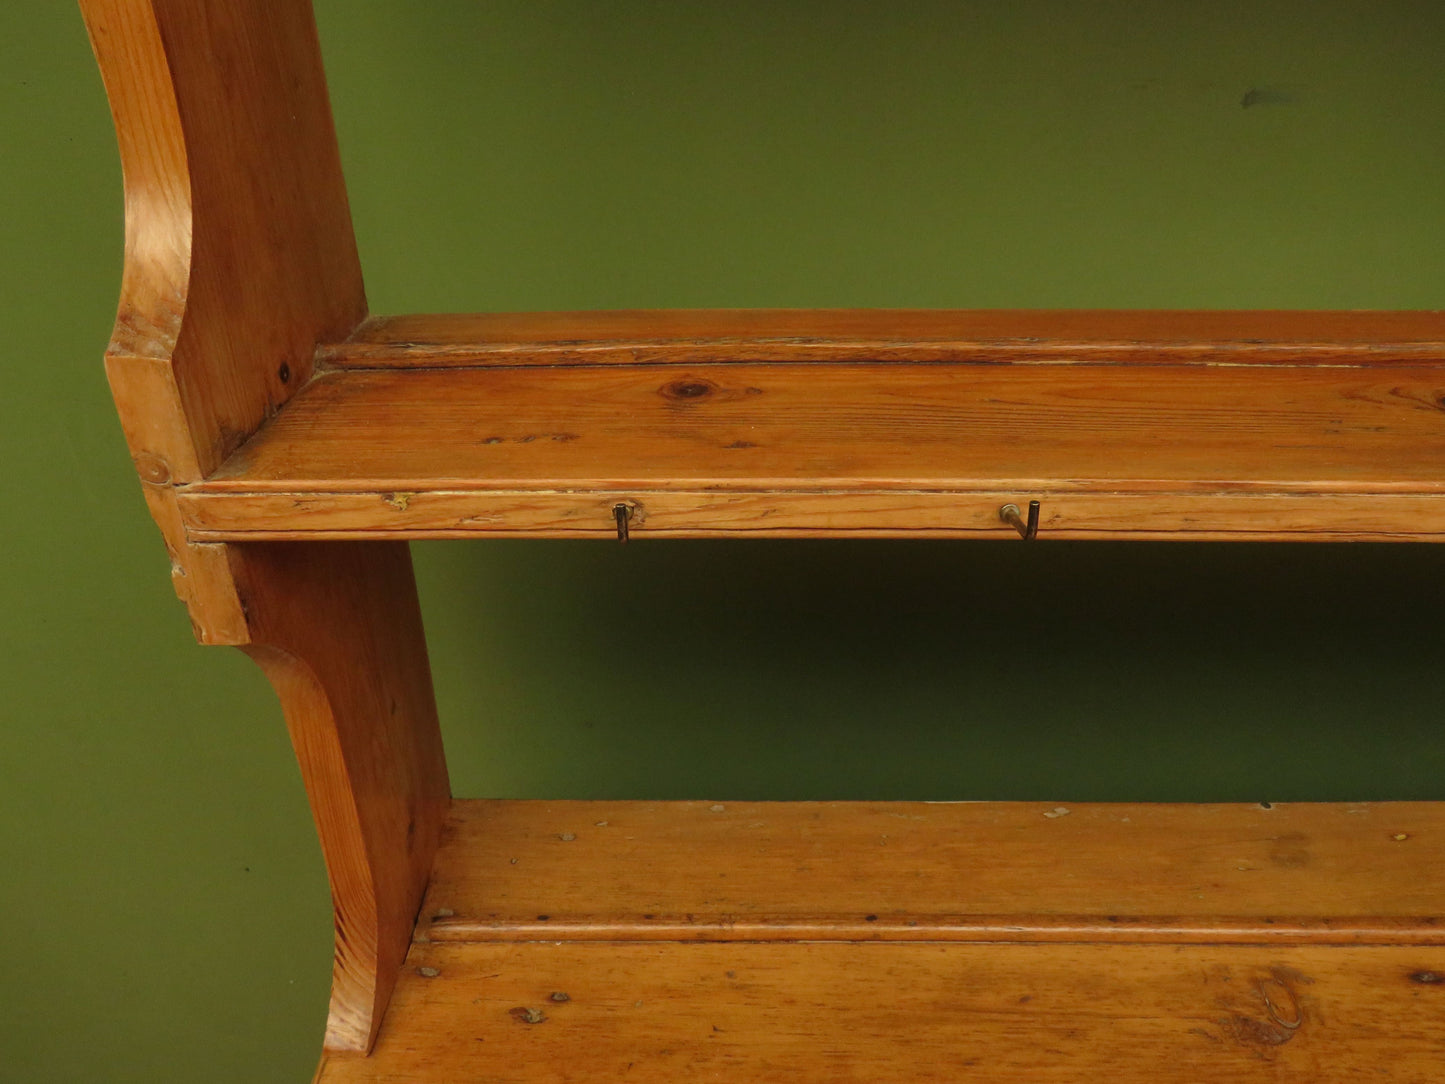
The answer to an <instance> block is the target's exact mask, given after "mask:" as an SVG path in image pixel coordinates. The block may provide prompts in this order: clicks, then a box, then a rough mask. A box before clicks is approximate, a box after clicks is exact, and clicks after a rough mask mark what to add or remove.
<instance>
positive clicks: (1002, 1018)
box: [317, 942, 1445, 1084]
mask: <svg viewBox="0 0 1445 1084" xmlns="http://www.w3.org/2000/svg"><path fill="white" fill-rule="evenodd" d="M1442 975H1445V950H1441V949H1438V948H1435V949H1421V948H1415V947H1410V948H1382V947H1360V948H1341V947H1320V946H1316V947H1311V948H1283V947H1222V946H1197V945H1178V946H1164V945H957V944H951V945H937V944H932V945H922V944H914V945H904V944H889V943H883V944H862V945H860V944H837V943H833V944H809V943H796V944H741V945H740V944H671V943H663V944H612V945H600V944H574V943H562V944H553V943H545V942H538V943H530V944H507V945H453V944H447V945H440V944H433V945H417V946H415V947H414V949H413V951H412V954H411V955H410V956H409V957H408V960H407V968H406V971H405V973H404V975H403V978H402V981H401V982H400V983H398V985H397V990H396V996H395V1000H394V1004H393V1007H392V1011H391V1015H390V1016H389V1017H388V1019H387V1024H386V1026H385V1028H384V1029H383V1031H382V1034H381V1037H380V1040H379V1042H378V1043H377V1046H376V1050H375V1052H374V1053H373V1055H372V1056H371V1057H370V1058H367V1059H361V1058H352V1057H345V1056H330V1057H328V1058H326V1059H325V1061H324V1063H323V1065H322V1067H321V1070H320V1072H319V1074H318V1078H317V1079H318V1080H320V1081H321V1082H322V1084H361V1082H381V1081H386V1082H388V1084H455V1082H458V1081H488V1082H489V1084H524V1082H527V1084H530V1082H536V1084H541V1082H544V1081H545V1082H547V1084H566V1082H578V1084H581V1082H584V1081H585V1082H588V1084H592V1082H596V1081H614V1080H626V1081H640V1082H649V1084H651V1082H656V1084H675V1082H678V1081H693V1080H726V1081H740V1082H754V1081H756V1082H763V1081H767V1082H770V1084H771V1082H774V1081H859V1082H862V1081H889V1082H924V1081H928V1082H950V1084H951V1082H954V1081H958V1080H980V1081H990V1082H992V1081H1010V1082H1014V1081H1017V1082H1027V1084H1079V1082H1080V1081H1094V1080H1111V1081H1118V1082H1119V1084H1159V1082H1161V1081H1162V1082H1167V1084H1197V1082H1199V1081H1209V1082H1210V1084H1344V1082H1354V1081H1362V1080H1389V1081H1395V1082H1399V1084H1427V1082H1432V1084H1433V1082H1434V1081H1437V1080H1438V1079H1439V1074H1440V1065H1441V1051H1442V1049H1445V983H1442V982H1441V981H1440V979H1441V976H1442ZM553 995H563V996H564V997H565V999H566V1000H557V999H556V998H554V996H553Z"/></svg>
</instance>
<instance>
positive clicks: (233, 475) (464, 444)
mask: <svg viewBox="0 0 1445 1084" xmlns="http://www.w3.org/2000/svg"><path fill="white" fill-rule="evenodd" d="M711 486H723V487H736V488H744V489H774V488H782V489H833V488H845V489H846V488H865V489H878V488H883V489H889V488H893V489H1009V488H1019V487H1023V488H1031V489H1040V488H1043V489H1049V490H1090V489H1094V490H1099V489H1117V488H1118V487H1120V486H1124V487H1128V488H1134V489H1138V490H1140V491H1149V490H1181V491H1188V490H1199V489H1209V490H1245V489H1251V488H1253V489H1261V488H1262V489H1269V490H1285V491H1289V490H1295V491H1306V492H1309V491H1314V492H1320V491H1342V492H1356V491H1394V490H1411V491H1436V490H1441V489H1445V369H1435V368H1431V367H1418V366H1383V367H1382V366H1370V367H1333V366H1311V367H1269V366H1261V367H1249V366H1167V365H1128V366H1124V365H1107V364H1081V365H993V366H991V365H956V364H918V363H911V364H897V363H890V364H881V363H880V364H869V363H861V362H860V363H841V364H833V365H818V364H805V363H741V364H731V365H723V364H715V365H706V364H700V365H691V366H682V367H674V366H652V365H607V366H595V367H560V368H545V369H543V368H532V367H515V368H511V367H484V368H461V369H443V370H434V369H426V370H381V371H356V370H354V371H343V372H332V373H328V374H325V375H323V376H322V377H320V378H319V379H317V380H316V381H314V382H313V383H312V384H311V385H310V386H309V387H308V388H306V389H305V390H304V391H303V392H302V393H301V394H299V395H298V396H297V397H296V398H295V399H294V400H293V401H292V402H291V403H290V404H289V405H288V406H287V407H286V409H285V410H284V411H283V412H282V413H281V414H280V415H279V416H278V417H276V418H275V419H273V420H272V421H271V423H270V424H269V425H268V426H267V427H266V428H265V429H263V430H262V431H261V433H260V434H258V436H257V437H255V438H253V439H252V440H251V441H250V442H249V443H248V444H247V445H246V446H244V447H243V448H242V449H241V450H240V451H239V452H238V453H237V454H236V455H235V456H233V457H232V459H231V460H230V461H229V462H227V463H226V464H225V465H224V466H223V467H222V468H221V470H219V471H218V472H217V473H216V474H214V475H213V476H212V477H211V478H209V479H207V480H206V481H205V482H204V483H201V484H200V486H198V487H195V488H198V489H200V490H203V491H211V492H223V491H267V490H271V491H296V490H303V491H304V490H308V489H335V490H373V489H377V490H379V489H402V490H408V491H424V490H429V489H469V488H470V489H487V488H493V489H512V488H522V489H526V488H535V489H551V488H558V487H580V488H592V489H627V488H639V489H645V490H657V489H668V488H678V487H682V488H695V487H711Z"/></svg>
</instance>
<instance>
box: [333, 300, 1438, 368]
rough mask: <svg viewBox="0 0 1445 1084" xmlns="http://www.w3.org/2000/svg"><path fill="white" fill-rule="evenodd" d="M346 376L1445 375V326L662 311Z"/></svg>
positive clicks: (571, 323) (408, 323) (493, 330)
mask: <svg viewBox="0 0 1445 1084" xmlns="http://www.w3.org/2000/svg"><path fill="white" fill-rule="evenodd" d="M324 357H325V358H326V360H327V361H328V362H329V363H331V364H334V365H339V366H342V367H352V368H361V367H377V368H389V367H412V368H426V367H433V368H435V367H449V366H468V365H578V364H605V363H621V364H638V363H644V364H674V365H682V364H685V365H698V364H709V363H715V362H727V361H794V362H800V361H808V362H820V361H834V362H837V361H912V362H920V361H929V362H938V361H968V362H990V361H992V362H1032V363H1068V362H1095V363H1099V362H1111V363H1147V364H1156V365H1157V364H1166V363H1177V364H1235V365H1249V364H1254V365H1276V364H1277V365H1375V364H1415V363H1419V364H1439V363H1440V362H1442V361H1445V312H1288V311H1286V312H1268V311H1259V312H1249V311H1194V312H1190V311H1168V310H1136V311H1126V310H1120V311H1110V310H1098V311H1095V310H1087V309H1079V310H988V309H976V310H968V309H964V310H946V309H817V310H810V309H661V310H651V311H647V310H633V311H617V312H541V313H478V314H452V315H420V316H384V317H376V318H374V319H372V320H369V321H367V322H366V323H365V324H363V325H362V326H361V327H360V328H358V329H357V331H356V333H355V334H354V335H352V336H351V337H350V338H349V339H347V340H346V341H345V342H341V343H335V344H332V345H329V346H327V347H326V348H325V350H324Z"/></svg>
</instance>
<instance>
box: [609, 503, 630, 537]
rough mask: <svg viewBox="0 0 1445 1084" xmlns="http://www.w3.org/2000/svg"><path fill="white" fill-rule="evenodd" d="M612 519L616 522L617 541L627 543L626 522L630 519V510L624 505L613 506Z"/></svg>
mask: <svg viewBox="0 0 1445 1084" xmlns="http://www.w3.org/2000/svg"><path fill="white" fill-rule="evenodd" d="M612 518H613V519H615V520H616V521H617V541H619V542H626V541H627V521H628V520H630V519H631V518H632V509H631V507H629V506H628V505H625V504H621V503H618V504H614V505H613V506H612Z"/></svg>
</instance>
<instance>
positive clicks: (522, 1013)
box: [507, 1005, 547, 1024]
mask: <svg viewBox="0 0 1445 1084" xmlns="http://www.w3.org/2000/svg"><path fill="white" fill-rule="evenodd" d="M507 1015H508V1016H510V1017H511V1018H512V1019H513V1020H516V1021H518V1022H519V1023H523V1024H545V1023H546V1022H547V1014H546V1013H544V1012H543V1011H542V1010H541V1009H531V1008H528V1007H527V1006H525V1005H518V1006H517V1007H516V1008H515V1009H510V1010H508V1012H507Z"/></svg>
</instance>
